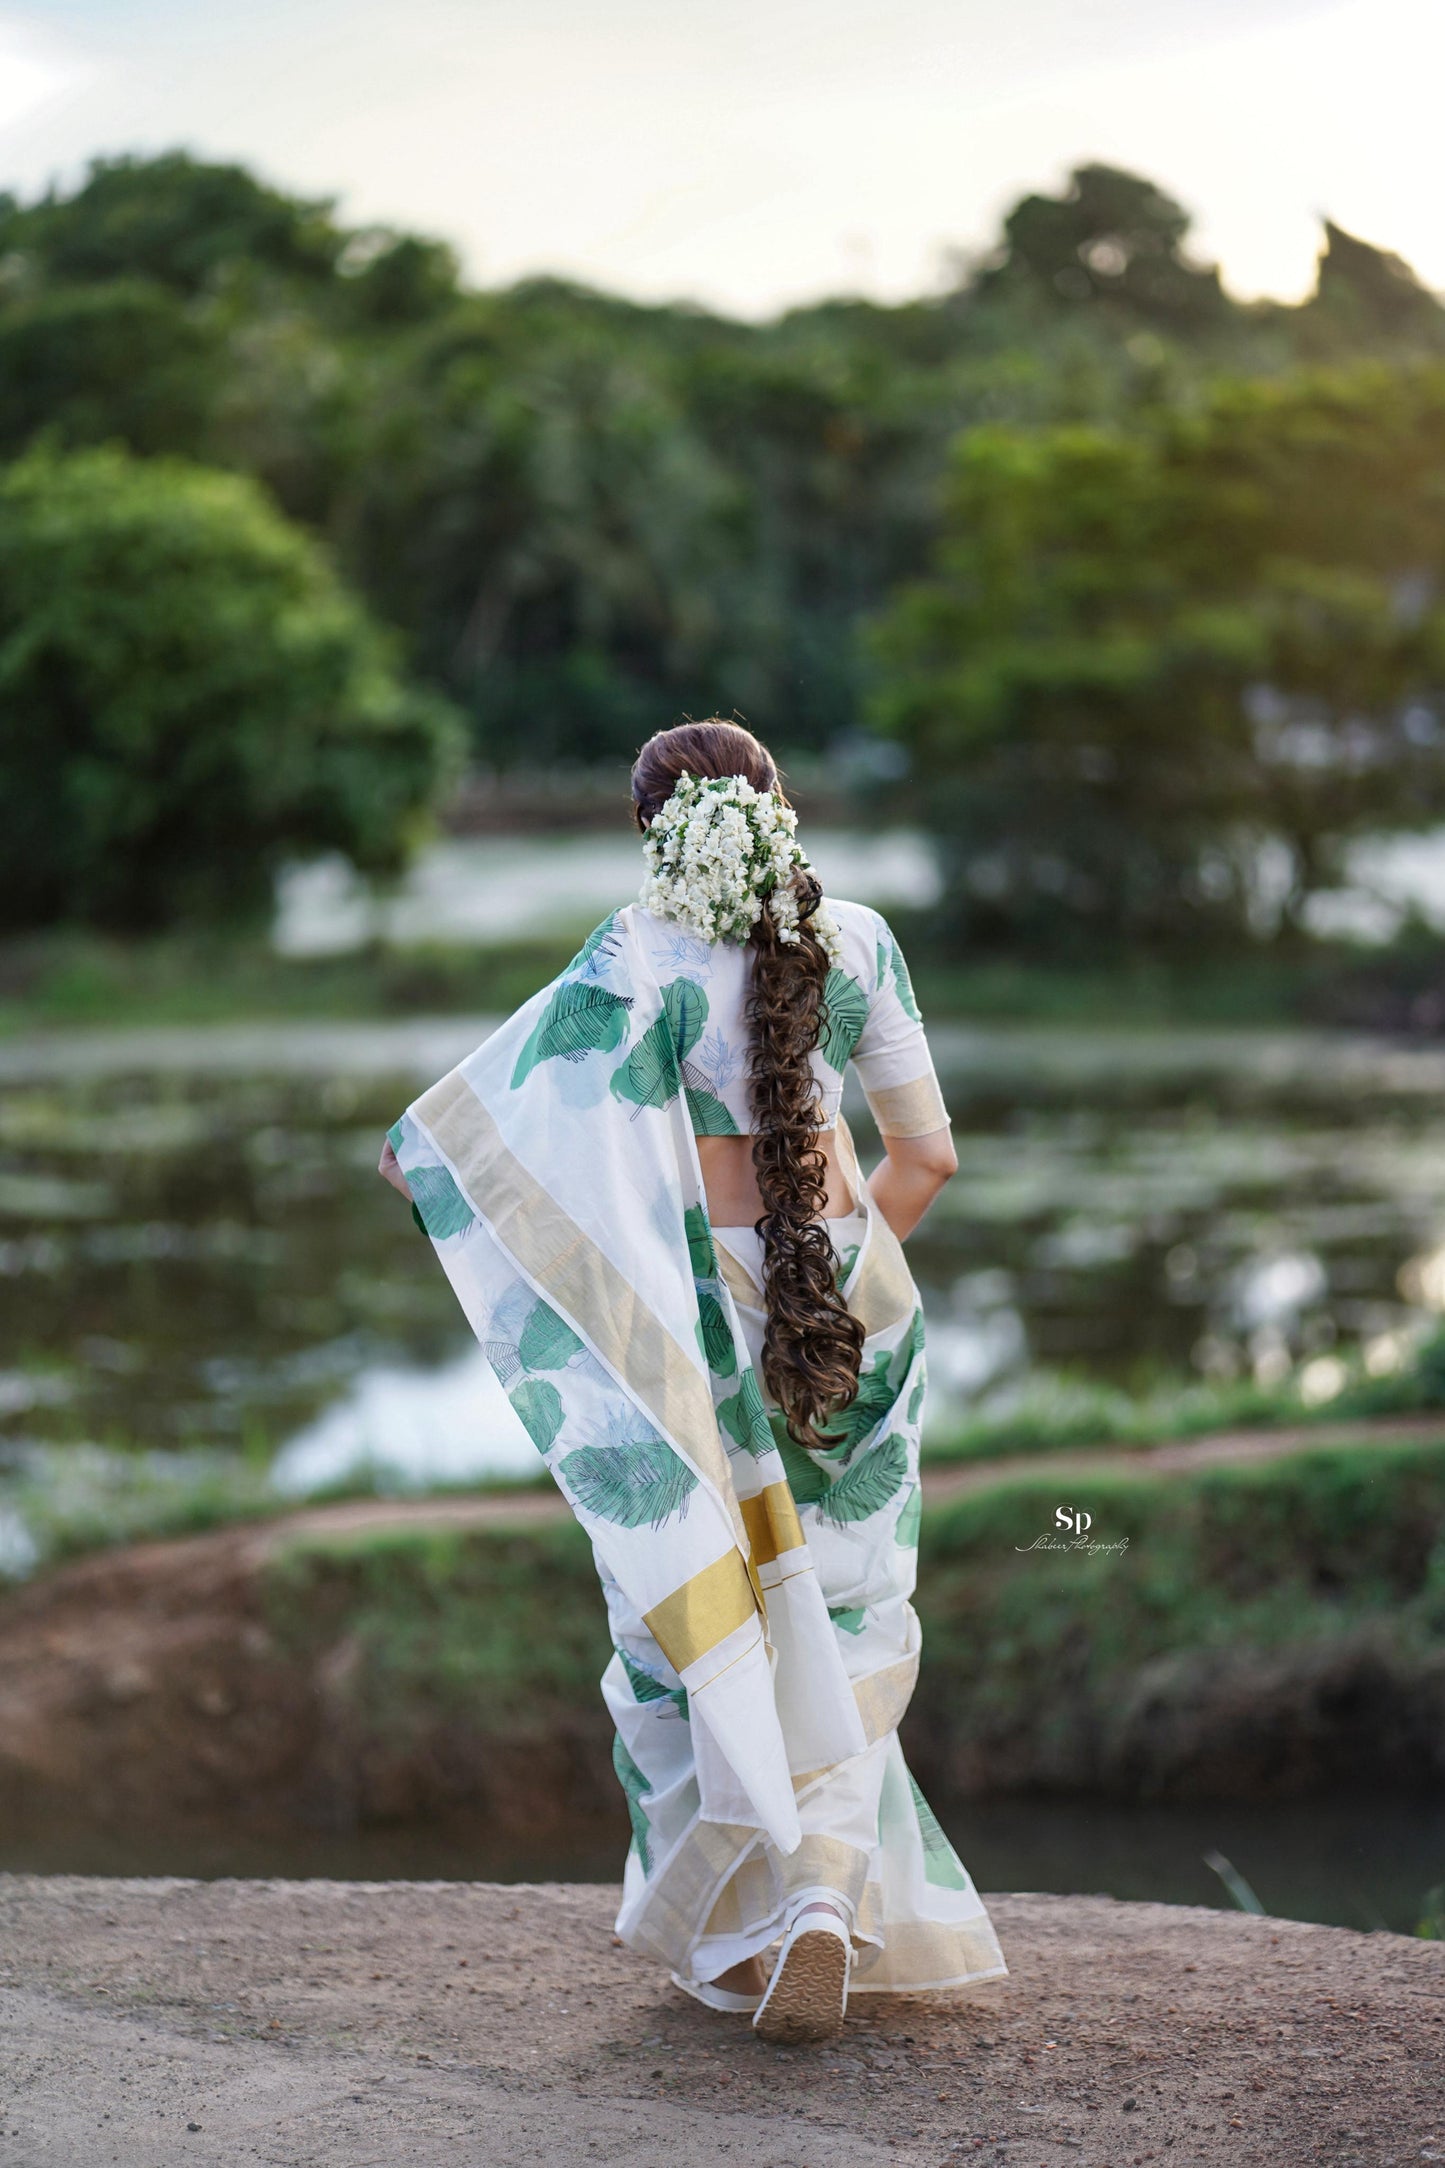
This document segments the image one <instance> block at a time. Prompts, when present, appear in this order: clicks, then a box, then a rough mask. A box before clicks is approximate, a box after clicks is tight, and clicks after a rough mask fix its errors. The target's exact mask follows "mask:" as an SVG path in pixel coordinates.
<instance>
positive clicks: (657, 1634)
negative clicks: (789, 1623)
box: [642, 1551, 758, 1672]
mask: <svg viewBox="0 0 1445 2168" xmlns="http://www.w3.org/2000/svg"><path fill="white" fill-rule="evenodd" d="M757 1611H758V1607H757V1603H756V1601H755V1599H754V1596H753V1584H752V1582H751V1581H750V1580H749V1578H748V1570H747V1567H746V1566H745V1565H744V1564H743V1562H742V1558H741V1556H740V1555H739V1553H738V1552H737V1551H724V1552H723V1555H722V1557H721V1558H715V1559H714V1560H713V1562H712V1564H711V1565H710V1566H704V1567H703V1569H702V1572H701V1573H695V1574H694V1575H693V1577H692V1579H691V1580H690V1581H684V1582H683V1584H682V1587H681V1588H675V1589H674V1590H673V1592H672V1594H671V1595H670V1596H664V1597H663V1599H662V1601H661V1603H658V1604H654V1605H653V1607H652V1609H651V1610H650V1611H644V1613H643V1614H642V1623H643V1624H644V1626H646V1627H647V1629H648V1631H649V1632H650V1633H651V1634H652V1636H653V1639H654V1640H655V1641H656V1643H657V1645H658V1647H659V1648H660V1649H661V1650H662V1653H663V1655H664V1656H665V1657H666V1658H667V1660H668V1662H669V1663H670V1664H671V1666H672V1668H673V1670H674V1671H677V1672H682V1671H686V1669H687V1667H688V1665H689V1664H695V1663H696V1662H697V1660H698V1658H699V1657H700V1656H706V1654H707V1652H708V1650H709V1649H715V1648H716V1647H717V1645H718V1643H719V1641H725V1640H726V1639H727V1637H728V1635H729V1634H730V1633H735V1632H736V1631H737V1629H738V1627H739V1626H745V1625H746V1624H747V1622H748V1620H749V1619H750V1618H756V1617H757Z"/></svg>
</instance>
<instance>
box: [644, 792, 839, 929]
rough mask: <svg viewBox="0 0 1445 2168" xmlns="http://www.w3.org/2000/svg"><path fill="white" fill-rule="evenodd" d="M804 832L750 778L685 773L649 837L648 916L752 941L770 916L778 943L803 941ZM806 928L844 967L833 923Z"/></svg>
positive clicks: (819, 915)
mask: <svg viewBox="0 0 1445 2168" xmlns="http://www.w3.org/2000/svg"><path fill="white" fill-rule="evenodd" d="M797 825H798V816H797V814H796V813H795V812H794V811H793V808H792V807H791V806H790V805H784V803H783V801H782V799H781V798H780V797H779V796H778V794H777V792H776V791H771V790H767V791H763V790H755V789H754V787H753V785H752V784H751V783H749V782H748V780H747V778H746V777H745V776H741V775H723V776H697V775H681V776H679V777H678V779H677V785H676V787H675V789H674V790H673V793H672V795H671V797H670V798H669V799H668V800H667V802H666V804H665V805H663V806H662V807H661V808H660V809H659V810H658V812H656V813H655V814H654V815H653V817H652V819H651V821H650V822H649V823H648V826H647V831H646V833H645V834H644V836H643V839H642V854H643V857H644V859H645V860H646V863H647V877H646V879H645V880H644V881H643V884H642V893H641V902H642V904H643V907H644V909H646V910H648V911H651V913H652V914H653V916H654V917H655V918H665V919H671V920H673V921H674V922H675V923H676V924H677V925H679V926H683V927H685V928H686V930H687V931H688V932H689V933H692V934H696V936H697V938H698V939H699V940H700V941H708V942H712V941H746V940H747V938H748V936H749V934H750V933H751V932H752V930H753V927H754V926H755V925H756V924H757V921H758V918H759V915H760V914H761V913H762V911H763V910H764V909H766V910H767V912H768V914H769V916H770V917H771V919H772V921H773V924H774V925H775V926H776V928H777V932H778V939H779V940H780V941H784V942H795V941H797V940H798V938H799V933H798V900H797V897H796V895H795V894H794V892H793V885H792V881H793V874H794V872H795V871H796V870H797V869H798V868H799V867H801V868H803V869H804V870H805V871H806V872H809V873H811V872H812V870H813V869H812V867H811V866H810V865H809V864H808V861H807V858H806V857H805V856H804V853H803V848H802V845H801V844H800V843H799V842H798V841H797V838H796V834H795V831H796V829H797ZM808 923H809V926H810V928H811V930H812V931H813V933H815V934H816V935H817V937H818V939H819V941H821V942H822V944H823V947H824V949H825V950H826V951H827V954H828V959H829V962H830V963H834V964H839V963H841V962H842V941H841V938H840V936H839V932H838V929H837V927H836V926H835V925H834V923H833V921H832V919H831V918H829V917H828V915H827V913H826V912H825V911H822V910H819V911H817V912H815V913H814V915H813V917H812V918H811V919H810V920H809V922H808Z"/></svg>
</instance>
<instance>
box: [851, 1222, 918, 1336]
mask: <svg viewBox="0 0 1445 2168" xmlns="http://www.w3.org/2000/svg"><path fill="white" fill-rule="evenodd" d="M870 1218H871V1220H872V1226H871V1229H870V1231H869V1237H868V1247H867V1248H866V1249H865V1251H864V1252H863V1262H862V1265H861V1267H860V1268H859V1272H858V1277H857V1279H856V1281H855V1282H854V1284H853V1288H852V1291H851V1293H850V1294H849V1297H848V1307H849V1309H850V1310H851V1311H852V1312H853V1315H854V1316H855V1317H856V1318H857V1320H858V1322H859V1324H860V1325H861V1326H862V1327H863V1330H864V1332H865V1333H866V1334H867V1335H868V1337H869V1338H870V1339H871V1338H872V1336H873V1334H874V1333H875V1332H886V1331H887V1329H888V1327H889V1326H890V1325H900V1324H902V1322H903V1320H904V1319H905V1318H906V1317H911V1316H912V1315H913V1310H914V1306H915V1304H916V1303H917V1301H918V1289H917V1288H916V1287H915V1286H914V1284H913V1275H912V1273H911V1272H910V1271H909V1269H908V1265H907V1261H906V1259H905V1258H904V1255H903V1245H902V1243H901V1242H900V1241H899V1239H898V1237H897V1235H896V1234H894V1232H893V1229H892V1228H891V1227H890V1226H889V1224H888V1222H887V1220H886V1219H884V1217H883V1214H882V1213H881V1212H880V1211H879V1210H878V1208H877V1206H876V1205H875V1206H874V1207H873V1209H872V1212H871V1214H870Z"/></svg>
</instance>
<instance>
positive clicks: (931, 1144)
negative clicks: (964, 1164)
mask: <svg viewBox="0 0 1445 2168" xmlns="http://www.w3.org/2000/svg"><path fill="white" fill-rule="evenodd" d="M883 1149H884V1151H885V1152H886V1153H887V1155H888V1156H887V1158H886V1159H884V1160H881V1161H880V1162H879V1164H878V1165H877V1166H876V1167H875V1168H874V1169H873V1172H872V1174H871V1176H870V1177H869V1181H868V1194H869V1196H870V1197H871V1198H872V1199H873V1202H874V1203H875V1204H876V1205H877V1207H878V1209H879V1211H880V1212H881V1213H882V1214H883V1217H884V1218H885V1219H886V1220H887V1222H888V1224H889V1226H890V1227H891V1228H892V1229H893V1232H894V1234H896V1235H897V1237H898V1239H899V1241H900V1242H901V1241H903V1239H904V1238H905V1236H907V1235H911V1234H912V1232H913V1230H914V1228H915V1227H916V1226H917V1225H918V1222H919V1221H920V1220H921V1219H922V1217H923V1215H924V1213H925V1212H926V1211H927V1210H928V1207H929V1206H930V1205H931V1204H932V1202H933V1200H934V1198H935V1197H936V1196H937V1195H938V1192H939V1191H940V1190H941V1189H942V1187H943V1185H944V1183H945V1182H947V1181H948V1180H949V1179H950V1178H951V1177H952V1176H953V1175H955V1174H957V1172H958V1154H957V1152H955V1150H954V1149H953V1134H952V1132H951V1131H950V1130H948V1129H930V1130H929V1132H928V1134H927V1136H924V1137H885V1138H884V1139H883Z"/></svg>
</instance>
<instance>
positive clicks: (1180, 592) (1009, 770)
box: [879, 364, 1445, 945]
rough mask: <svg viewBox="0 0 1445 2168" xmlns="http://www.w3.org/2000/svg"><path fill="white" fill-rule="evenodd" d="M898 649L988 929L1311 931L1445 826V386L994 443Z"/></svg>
mask: <svg viewBox="0 0 1445 2168" xmlns="http://www.w3.org/2000/svg"><path fill="white" fill-rule="evenodd" d="M880 647H881V652H882V655H883V658H884V661H885V663H886V664H887V665H888V667H889V673H890V674H889V678H888V689H887V691H886V694H885V695H884V696H883V698H882V699H881V700H880V703H879V705H880V709H881V711H882V713H883V715H884V717H885V720H886V721H887V722H888V723H889V724H890V725H891V726H892V727H893V728H894V729H895V730H897V731H898V732H899V733H900V734H901V735H902V736H903V737H904V738H905V739H906V741H907V742H908V743H909V745H910V746H911V747H912V748H913V751H914V754H915V767H916V772H917V774H918V777H919V784H920V787H919V790H918V793H917V802H918V806H919V810H920V813H921V814H922V816H923V817H924V818H926V819H929V820H930V821H932V822H933V823H934V824H935V825H936V826H937V828H938V830H939V833H940V836H941V838H942V840H943V843H944V848H945V851H946V854H947V858H948V863H949V866H950V869H951V871H952V874H953V881H954V888H955V894H956V899H957V902H958V905H959V907H960V915H961V916H962V918H963V919H964V921H965V922H966V923H967V924H969V926H970V927H971V928H974V927H988V926H991V925H993V926H997V925H1003V926H1006V927H1009V928H1014V929H1022V930H1023V931H1025V932H1026V933H1027V934H1029V935H1030V936H1031V937H1032V938H1033V939H1034V941H1035V942H1042V941H1046V940H1047V939H1048V938H1049V936H1050V933H1051V931H1052V932H1053V933H1054V935H1055V936H1056V937H1058V938H1061V939H1068V940H1070V941H1073V942H1075V943H1078V944H1081V945H1088V944H1089V943H1091V942H1092V943H1094V944H1095V945H1097V944H1098V942H1099V940H1100V938H1101V936H1102V937H1106V938H1107V937H1112V936H1118V935H1120V934H1123V935H1125V936H1131V937H1137V936H1140V935H1157V934H1160V933H1168V932H1170V931H1181V932H1182V931H1187V930H1193V929H1196V928H1200V927H1208V926H1210V925H1211V924H1213V925H1217V926H1220V927H1222V928H1223V929H1224V930H1225V931H1226V932H1228V933H1231V934H1237V933H1238V932H1240V931H1242V930H1243V931H1249V930H1253V929H1255V928H1258V927H1261V926H1270V925H1272V924H1273V923H1275V922H1276V921H1277V920H1278V918H1280V917H1281V916H1282V917H1283V918H1284V919H1285V920H1286V922H1297V920H1298V918H1299V914H1300V912H1301V910H1302V909H1303V907H1304V906H1305V905H1306V904H1307V902H1308V900H1309V898H1310V896H1311V895H1312V894H1313V893H1314V892H1315V891H1316V890H1318V889H1319V888H1322V887H1326V888H1327V887H1330V886H1333V885H1337V884H1338V882H1339V880H1340V879H1341V877H1342V873H1343V858H1342V851H1343V846H1344V845H1345V844H1347V843H1348V842H1349V841H1350V840H1351V839H1352V838H1353V837H1355V836H1357V835H1359V834H1361V833H1365V832H1369V831H1372V830H1373V831H1378V830H1382V829H1391V828H1401V827H1411V826H1415V825H1419V826H1422V827H1423V826H1425V825H1427V824H1429V823H1431V822H1435V821H1438V820H1439V819H1440V818H1441V817H1442V814H1445V705H1442V696H1445V370H1441V369H1440V368H1439V367H1438V366H1434V365H1428V364H1422V365H1420V366H1418V367H1417V368H1414V369H1412V370H1408V371H1400V370H1394V371H1392V370H1386V369H1384V368H1382V367H1380V366H1379V365H1378V364H1370V365H1364V366H1362V367H1360V368H1358V369H1357V370H1355V371H1354V372H1350V373H1339V372H1335V373H1332V374H1329V375H1324V376H1317V375H1312V374H1304V375H1298V376H1295V377H1292V378H1289V379H1286V380H1284V381H1281V382H1273V383H1264V382H1261V383H1251V384H1230V385H1226V386H1223V387H1221V388H1219V389H1216V390H1215V391H1214V392H1213V393H1212V394H1211V395H1210V396H1209V398H1208V399H1207V400H1206V401H1204V402H1203V403H1202V404H1201V405H1200V406H1198V407H1196V408H1193V409H1190V410H1187V411H1181V410H1177V409H1161V410H1159V411H1158V412H1157V413H1155V414H1154V415H1152V416H1150V417H1149V418H1147V420H1141V421H1136V422H1135V424H1134V425H1133V426H1131V427H1130V428H1129V429H1127V430H1126V429H1121V428H1102V427H1098V426H1089V427H1084V426H1074V427H1070V428H1062V429H1054V430H1046V431H1036V432H1033V433H1026V432H1022V431H1018V430H1008V429H988V430H978V431H975V432H973V433H972V434H971V435H969V436H968V437H966V438H965V439H963V441H962V442H961V444H960V446H959V447H958V450H957V453H956V455H955V459H954V463H953V471H952V476H951V481H950V487H949V496H948V504H947V511H946V516H945V539H944V541H943V544H942V546H941V550H940V560H939V566H938V570H937V572H936V573H935V574H934V576H932V577H931V578H930V579H929V580H927V581H925V582H920V583H918V584H916V585H915V586H914V587H912V588H911V589H910V590H909V591H908V592H907V593H905V594H904V595H903V596H901V597H900V598H899V600H898V602H897V605H896V607H895V610H894V612H893V615H892V617H891V620H890V621H889V623H888V625H887V626H886V628H885V629H884V632H883V634H882V637H881V641H880ZM1266 845H1269V846H1272V847H1273V851H1272V855H1266V854H1265V846H1266Z"/></svg>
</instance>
